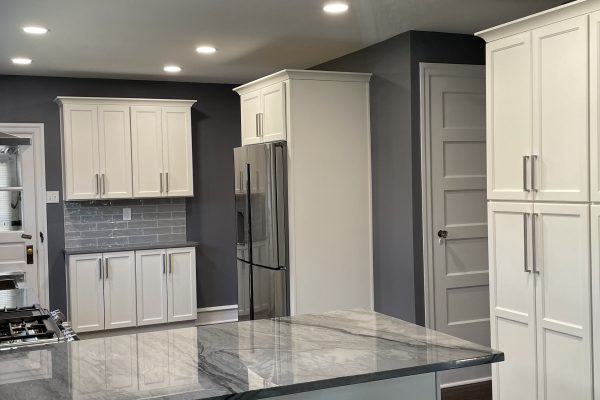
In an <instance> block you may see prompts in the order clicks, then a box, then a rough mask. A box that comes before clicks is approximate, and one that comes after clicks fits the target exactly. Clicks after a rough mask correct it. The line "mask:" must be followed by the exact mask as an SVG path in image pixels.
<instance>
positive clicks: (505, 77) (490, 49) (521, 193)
mask: <svg viewBox="0 0 600 400" xmlns="http://www.w3.org/2000/svg"><path fill="white" fill-rule="evenodd" d="M486 58H487V60H486V64H487V67H486V69H487V142H488V145H487V149H488V152H487V173H488V179H487V192H488V199H490V200H531V199H533V197H532V191H531V179H530V178H531V145H532V143H531V142H532V136H531V135H532V130H531V129H532V120H531V96H532V94H531V35H530V33H523V34H519V35H515V36H511V37H508V38H505V39H502V40H498V41H496V42H493V43H490V44H488V46H487V50H486Z"/></svg>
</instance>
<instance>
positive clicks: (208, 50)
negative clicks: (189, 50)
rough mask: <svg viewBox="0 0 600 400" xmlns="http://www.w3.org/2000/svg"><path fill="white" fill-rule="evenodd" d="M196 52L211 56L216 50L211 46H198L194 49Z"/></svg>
mask: <svg viewBox="0 0 600 400" xmlns="http://www.w3.org/2000/svg"><path fill="white" fill-rule="evenodd" d="M196 51H197V52H198V53H200V54H213V53H215V52H216V51H217V49H215V48H214V47H212V46H198V47H196Z"/></svg>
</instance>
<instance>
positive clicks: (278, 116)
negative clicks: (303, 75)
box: [260, 82, 286, 142]
mask: <svg viewBox="0 0 600 400" xmlns="http://www.w3.org/2000/svg"><path fill="white" fill-rule="evenodd" d="M285 87H286V84H285V82H280V83H276V84H274V85H271V86H267V87H266V88H264V89H262V90H261V91H260V96H261V103H262V121H261V124H262V127H261V129H262V132H261V137H262V141H263V142H275V141H278V140H285V139H286V118H285V100H286V98H285V97H286V96H285Z"/></svg>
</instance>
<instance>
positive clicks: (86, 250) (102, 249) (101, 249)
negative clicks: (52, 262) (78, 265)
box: [63, 241, 198, 256]
mask: <svg viewBox="0 0 600 400" xmlns="http://www.w3.org/2000/svg"><path fill="white" fill-rule="evenodd" d="M196 246H198V242H192V241H185V242H165V243H147V244H132V245H127V246H98V247H76V248H70V249H63V251H64V253H65V255H66V256H71V255H74V254H91V253H110V252H117V251H135V250H154V249H174V248H178V247H196Z"/></svg>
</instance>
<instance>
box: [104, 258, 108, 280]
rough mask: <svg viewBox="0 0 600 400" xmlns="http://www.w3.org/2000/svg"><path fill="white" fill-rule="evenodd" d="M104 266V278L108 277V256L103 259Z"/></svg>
mask: <svg viewBox="0 0 600 400" xmlns="http://www.w3.org/2000/svg"><path fill="white" fill-rule="evenodd" d="M104 266H105V267H106V272H105V277H106V279H108V271H109V269H108V268H109V265H108V258H106V259H104Z"/></svg>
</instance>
